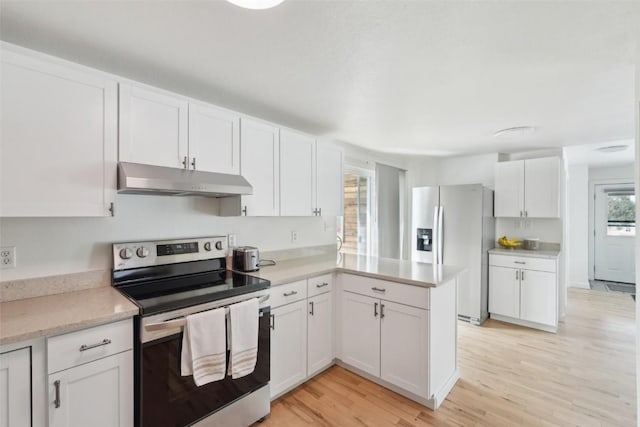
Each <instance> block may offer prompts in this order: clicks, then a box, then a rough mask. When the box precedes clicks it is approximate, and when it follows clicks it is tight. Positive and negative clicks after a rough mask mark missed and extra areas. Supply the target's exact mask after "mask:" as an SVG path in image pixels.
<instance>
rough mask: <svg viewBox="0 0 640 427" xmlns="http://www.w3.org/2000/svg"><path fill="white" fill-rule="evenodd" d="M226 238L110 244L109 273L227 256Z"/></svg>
mask: <svg viewBox="0 0 640 427" xmlns="http://www.w3.org/2000/svg"><path fill="white" fill-rule="evenodd" d="M227 247H228V246H227V237H226V236H214V237H200V238H190V239H180V240H162V241H157V242H131V243H114V245H113V269H114V270H126V269H128V268H137V267H149V266H153V265H162V264H174V263H178V262H189V261H198V260H205V259H211V258H224V257H226V256H227Z"/></svg>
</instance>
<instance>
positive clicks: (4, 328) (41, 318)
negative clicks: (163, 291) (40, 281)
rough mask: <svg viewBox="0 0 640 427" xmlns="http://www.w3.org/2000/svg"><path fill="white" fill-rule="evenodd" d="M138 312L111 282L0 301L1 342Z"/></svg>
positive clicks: (82, 325) (84, 325)
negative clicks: (62, 291) (53, 293)
mask: <svg viewBox="0 0 640 427" xmlns="http://www.w3.org/2000/svg"><path fill="white" fill-rule="evenodd" d="M136 314H138V307H137V306H136V305H135V304H133V303H132V302H131V301H129V300H128V299H127V298H125V297H124V296H122V294H120V292H118V291H117V290H115V289H114V288H112V287H111V286H101V287H99V288H93V289H86V290H81V291H75V292H65V293H61V294H55V295H47V296H41V297H35V298H26V299H20V300H15V301H7V302H3V303H0V345H4V344H12V343H15V342H19V341H25V340H29V339H33V338H40V337H46V336H52V335H58V334H62V333H66V332H70V331H75V330H79V329H84V328H90V327H92V326H96V325H100V324H103V323H109V322H115V321H116V320H122V319H126V318H129V317H132V316H135V315H136Z"/></svg>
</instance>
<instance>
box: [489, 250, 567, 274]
mask: <svg viewBox="0 0 640 427" xmlns="http://www.w3.org/2000/svg"><path fill="white" fill-rule="evenodd" d="M489 265H494V266H496V267H511V268H522V269H525V270H537V271H548V272H549V273H555V272H556V260H555V259H548V258H533V257H521V256H511V255H494V254H489Z"/></svg>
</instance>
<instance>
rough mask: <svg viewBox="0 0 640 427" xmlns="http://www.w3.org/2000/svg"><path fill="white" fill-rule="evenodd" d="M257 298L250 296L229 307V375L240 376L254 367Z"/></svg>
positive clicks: (256, 338)
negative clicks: (250, 297) (248, 298)
mask: <svg viewBox="0 0 640 427" xmlns="http://www.w3.org/2000/svg"><path fill="white" fill-rule="evenodd" d="M259 310H260V309H259V306H258V299H257V298H252V299H250V300H248V301H243V302H240V303H238V304H233V305H232V306H230V307H229V328H228V331H229V336H228V339H229V348H230V350H231V356H230V360H229V372H228V373H229V375H231V378H233V379H236V378H241V377H244V376H245V375H249V374H250V373H252V372H253V370H254V369H255V367H256V361H257V357H258V314H259Z"/></svg>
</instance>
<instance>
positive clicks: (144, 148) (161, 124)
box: [120, 83, 191, 168]
mask: <svg viewBox="0 0 640 427" xmlns="http://www.w3.org/2000/svg"><path fill="white" fill-rule="evenodd" d="M188 116H189V104H188V102H187V101H186V100H185V99H183V98H180V97H177V96H172V95H170V94H165V93H162V92H160V91H154V90H151V89H146V88H141V87H137V86H132V85H130V84H126V83H121V84H120V161H123V162H131V163H144V164H149V165H156V166H167V167H173V168H185V167H187V166H188V167H189V168H190V167H191V166H190V165H188V160H189V159H188V155H189V151H188V140H187V139H188V127H187V123H188Z"/></svg>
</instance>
